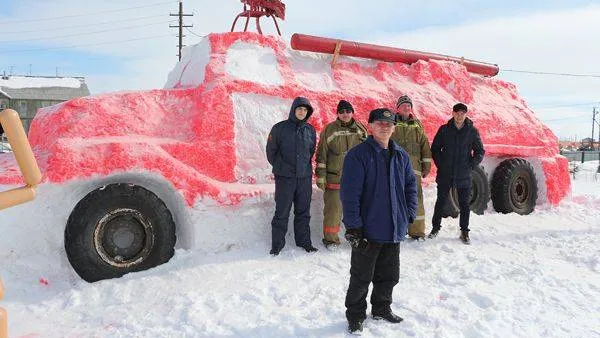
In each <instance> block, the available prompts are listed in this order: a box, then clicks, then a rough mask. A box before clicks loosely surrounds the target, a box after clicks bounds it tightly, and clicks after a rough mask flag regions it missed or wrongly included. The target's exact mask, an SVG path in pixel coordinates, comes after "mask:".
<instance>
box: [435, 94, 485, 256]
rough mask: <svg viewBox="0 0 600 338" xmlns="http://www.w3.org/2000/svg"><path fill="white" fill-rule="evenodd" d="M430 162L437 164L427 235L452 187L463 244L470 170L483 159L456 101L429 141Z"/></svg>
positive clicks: (477, 139)
mask: <svg viewBox="0 0 600 338" xmlns="http://www.w3.org/2000/svg"><path fill="white" fill-rule="evenodd" d="M431 154H432V157H433V162H434V163H435V165H436V166H437V168H438V171H437V177H436V178H435V181H436V182H437V200H436V201H435V210H434V212H433V219H432V221H431V223H432V225H433V228H432V229H431V233H430V234H429V236H428V237H429V238H435V237H436V236H437V235H438V233H439V231H440V229H441V227H442V226H441V222H442V209H443V207H444V204H446V200H447V199H448V193H449V192H450V189H451V188H452V187H455V188H456V191H457V193H458V204H459V206H460V240H461V241H463V243H465V244H469V243H470V239H469V214H470V205H469V203H470V199H471V172H472V171H473V168H475V167H476V166H478V165H479V164H480V163H481V161H482V160H483V155H484V154H485V150H484V149H483V144H482V143H481V137H480V136H479V131H478V130H477V128H475V126H474V125H473V121H471V120H470V119H469V118H468V117H467V106H466V105H465V104H463V103H457V104H455V105H454V107H453V108H452V118H451V119H450V120H449V121H448V123H446V124H445V125H442V126H441V127H440V128H439V129H438V131H437V133H436V134H435V137H434V138H433V143H432V144H431Z"/></svg>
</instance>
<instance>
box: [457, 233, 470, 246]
mask: <svg viewBox="0 0 600 338" xmlns="http://www.w3.org/2000/svg"><path fill="white" fill-rule="evenodd" d="M459 238H460V240H461V241H462V242H463V243H464V244H466V245H469V244H471V239H470V238H469V232H468V231H461V232H460V237H459Z"/></svg>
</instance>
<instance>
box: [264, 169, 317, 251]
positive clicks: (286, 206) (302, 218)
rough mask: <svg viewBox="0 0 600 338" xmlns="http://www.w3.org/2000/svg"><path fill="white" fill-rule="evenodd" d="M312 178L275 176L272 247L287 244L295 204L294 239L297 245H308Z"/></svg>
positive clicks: (279, 247) (281, 246)
mask: <svg viewBox="0 0 600 338" xmlns="http://www.w3.org/2000/svg"><path fill="white" fill-rule="evenodd" d="M311 195H312V178H311V177H304V178H295V177H283V176H276V177H275V215H274V216H273V220H272V221H271V239H272V240H271V247H272V248H273V249H277V250H281V249H283V247H284V246H285V234H286V233H287V229H288V219H289V217H290V211H291V209H292V203H293V204H294V239H295V240H296V245H297V246H301V247H304V246H307V245H309V244H311V240H310V198H311Z"/></svg>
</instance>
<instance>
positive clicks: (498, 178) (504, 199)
mask: <svg viewBox="0 0 600 338" xmlns="http://www.w3.org/2000/svg"><path fill="white" fill-rule="evenodd" d="M517 173H524V174H526V175H528V176H529V179H530V185H531V187H530V189H531V192H532V194H531V198H529V199H528V200H527V201H526V206H525V208H524V209H516V208H515V206H514V205H513V203H512V202H511V196H510V191H509V190H510V182H511V180H512V179H514V177H515V175H516V174H517ZM491 188H492V203H493V205H494V209H495V210H496V211H497V212H501V213H504V214H507V213H511V212H516V213H518V214H521V215H528V214H530V213H532V212H533V210H534V209H535V204H536V201H537V196H538V187H537V179H536V176H535V171H534V170H533V166H532V165H531V163H529V162H528V161H526V160H524V159H522V158H512V159H508V160H505V161H503V162H501V163H500V165H498V167H497V168H496V170H495V171H494V176H493V178H492V187H491Z"/></svg>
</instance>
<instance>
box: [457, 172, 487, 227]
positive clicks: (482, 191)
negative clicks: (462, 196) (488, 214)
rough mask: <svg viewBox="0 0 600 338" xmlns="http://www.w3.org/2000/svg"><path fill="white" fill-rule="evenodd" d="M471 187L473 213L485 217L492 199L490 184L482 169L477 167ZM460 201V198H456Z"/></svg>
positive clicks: (473, 173)
mask: <svg viewBox="0 0 600 338" xmlns="http://www.w3.org/2000/svg"><path fill="white" fill-rule="evenodd" d="M472 175H473V178H472V182H473V183H472V186H471V202H470V203H471V204H470V205H471V211H473V212H474V213H475V214H477V215H483V212H484V211H485V210H486V209H487V207H488V203H489V202H490V198H491V191H490V183H489V181H488V177H487V175H486V174H485V171H484V170H483V168H482V167H480V166H477V167H475V169H473V172H472ZM456 200H457V201H458V196H457V197H456Z"/></svg>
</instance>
